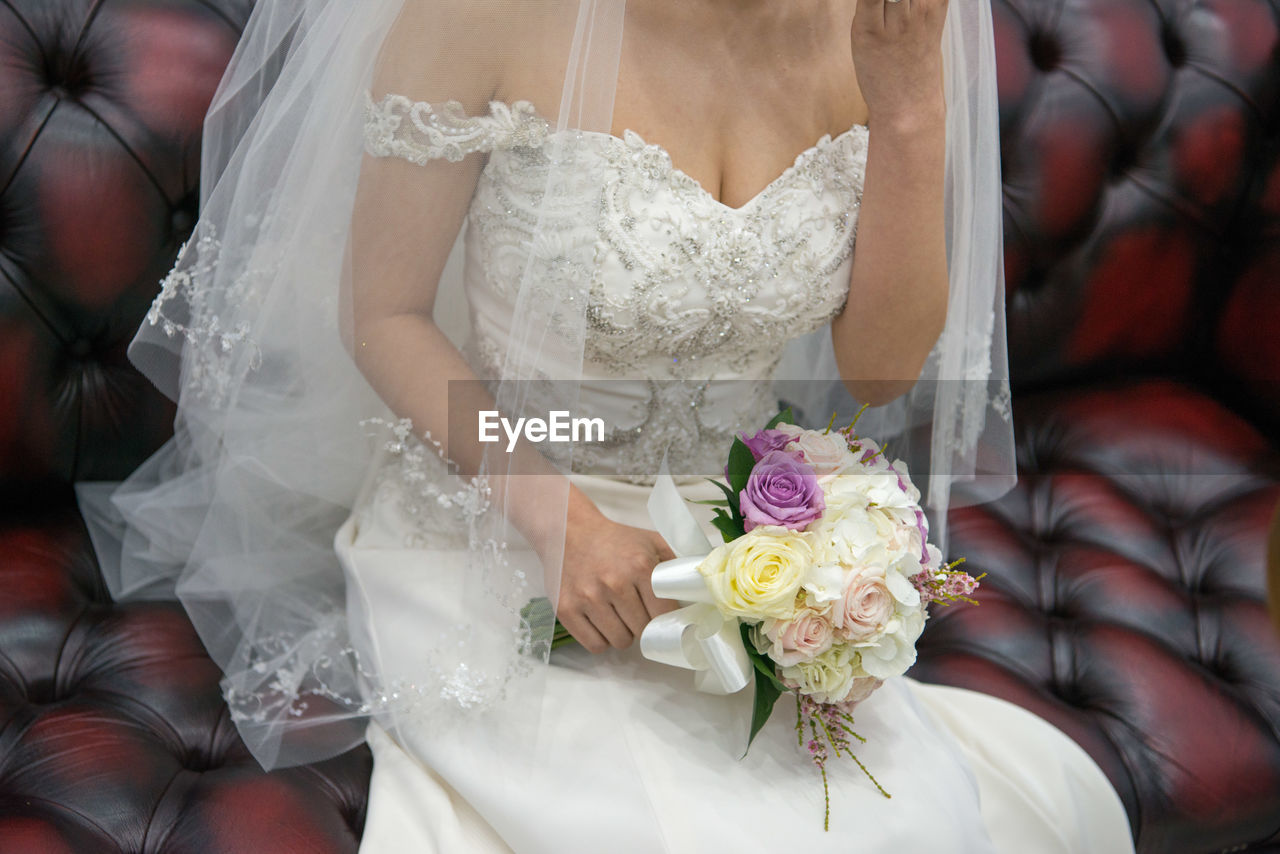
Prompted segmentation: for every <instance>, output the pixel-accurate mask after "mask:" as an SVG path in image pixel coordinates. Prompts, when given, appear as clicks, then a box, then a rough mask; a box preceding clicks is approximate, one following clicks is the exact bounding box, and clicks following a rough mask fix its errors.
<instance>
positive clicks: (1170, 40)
mask: <svg viewBox="0 0 1280 854" xmlns="http://www.w3.org/2000/svg"><path fill="white" fill-rule="evenodd" d="M1160 42H1161V44H1162V46H1163V47H1164V53H1165V56H1167V57H1168V58H1169V64H1170V65H1172V66H1173V67H1174V68H1181V67H1182V66H1183V65H1185V64H1186V62H1187V43H1186V42H1185V41H1183V39H1182V37H1181V36H1179V35H1178V34H1177V33H1176V32H1174V30H1173V28H1172V27H1168V26H1166V27H1164V28H1163V29H1161V31H1160Z"/></svg>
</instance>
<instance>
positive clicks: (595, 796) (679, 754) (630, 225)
mask: <svg viewBox="0 0 1280 854" xmlns="http://www.w3.org/2000/svg"><path fill="white" fill-rule="evenodd" d="M410 110H417V111H418V112H417V117H418V118H419V119H424V118H425V121H419V122H417V123H414V124H413V125H412V127H411V123H410V122H407V121H406V122H403V123H402V122H401V121H400V119H401V118H403V117H404V116H405V115H406V114H407V113H408V112H409V111H410ZM445 125H447V126H448V131H449V133H448V134H441V135H440V136H439V137H438V138H437V137H436V136H434V134H433V133H432V132H430V131H431V130H432V129H439V128H441V127H444V126H445ZM424 130H425V131H427V132H424ZM367 136H368V139H367V148H368V150H369V152H370V153H371V154H374V155H375V156H399V157H404V158H407V159H410V160H415V161H417V162H424V161H425V160H428V159H430V158H432V157H439V156H443V155H445V154H449V155H452V156H453V157H455V158H456V157H457V156H459V155H464V154H467V153H470V152H476V151H482V152H485V153H486V154H487V156H488V158H489V159H488V162H487V164H486V165H485V168H484V170H483V172H482V174H481V176H480V180H479V184H478V187H477V190H476V192H475V196H474V200H473V201H472V204H471V208H470V212H469V218H468V231H467V234H466V238H465V247H466V268H465V273H464V276H465V282H466V288H467V291H466V293H467V301H468V307H469V313H470V325H471V328H470V342H469V345H468V348H467V352H468V354H469V357H470V358H471V360H472V363H473V365H474V366H475V367H476V369H477V371H479V372H481V373H487V374H489V375H492V374H493V373H494V372H495V370H496V364H495V362H496V358H497V355H496V354H499V353H502V352H504V351H505V348H506V345H507V341H506V336H507V330H508V329H509V326H510V323H511V319H512V312H513V306H512V295H511V292H510V289H509V288H508V287H506V286H505V285H507V284H508V283H510V282H511V281H513V280H514V277H515V276H517V275H519V272H520V270H521V269H523V264H524V263H525V261H526V260H527V259H526V258H525V256H524V254H523V253H522V252H521V251H518V250H519V248H520V247H521V246H522V245H523V244H522V237H523V235H524V229H525V228H526V226H525V225H524V223H525V222H527V220H526V219H525V218H522V216H521V213H522V212H523V211H524V210H526V209H528V210H532V209H533V208H534V207H535V204H536V203H535V197H536V194H537V193H538V191H539V189H540V188H541V187H542V186H543V184H544V178H545V172H546V163H547V158H546V155H545V152H544V147H545V145H546V141H547V140H548V139H550V138H551V137H552V134H551V133H550V132H549V130H548V128H547V125H546V123H545V122H543V121H542V120H541V119H540V118H539V117H538V116H537V115H536V114H535V113H534V112H533V110H532V108H531V107H529V106H528V105H527V104H515V105H510V106H508V105H503V104H494V105H493V106H492V108H491V112H490V113H489V114H488V115H486V116H480V117H473V118H466V117H463V116H460V115H459V114H457V113H456V112H451V111H448V110H443V111H442V110H432V109H431V108H429V107H427V106H426V105H421V104H419V105H413V104H411V103H410V102H409V101H408V100H407V99H402V98H396V97H388V98H386V99H383V100H382V101H381V102H379V103H376V104H373V103H371V104H370V109H369V124H368V134H367ZM867 136H868V134H867V130H866V128H864V127H861V126H858V127H854V128H852V129H850V130H849V131H847V132H845V133H843V134H840V135H839V136H837V137H834V138H830V137H827V138H823V139H822V140H820V141H819V142H818V143H817V144H816V145H814V146H812V147H811V148H809V149H808V150H806V151H805V152H803V153H802V154H801V155H800V156H799V157H798V158H797V159H796V161H795V163H794V165H793V166H791V167H790V168H788V169H787V170H786V171H785V172H784V173H783V174H782V175H780V176H779V177H778V178H777V179H775V180H774V181H773V182H772V183H770V184H769V186H768V187H766V188H765V189H764V190H763V191H762V192H760V193H759V194H758V195H757V196H755V197H754V198H752V199H751V200H750V201H749V202H747V203H746V204H745V205H744V206H742V207H741V208H737V209H735V208H731V207H728V206H726V205H724V204H722V203H720V202H718V201H716V200H715V199H714V198H713V197H712V196H711V195H710V194H708V193H707V192H706V191H705V190H704V189H703V188H702V187H701V186H699V185H698V184H697V182H695V181H694V180H693V179H691V178H690V177H689V176H687V175H685V174H684V173H682V172H680V171H679V170H677V169H674V168H673V167H672V165H671V161H670V158H669V157H668V156H667V154H666V153H665V151H664V150H663V149H661V148H659V147H657V146H654V145H650V144H646V143H645V142H644V141H643V140H642V139H640V138H639V137H638V136H636V135H634V134H631V133H628V134H627V135H626V136H625V137H624V138H617V137H613V136H609V135H605V134H601V133H580V134H576V135H575V136H574V138H573V140H572V144H573V145H576V146H580V149H579V154H580V156H581V157H582V159H581V160H580V163H582V164H585V168H584V169H579V170H577V171H576V172H575V174H576V177H577V180H579V181H581V185H582V186H581V191H582V193H583V194H584V196H583V199H584V204H583V205H580V206H570V207H568V208H565V209H559V210H557V211H555V212H554V215H557V216H559V217H560V218H561V219H560V220H559V221H557V222H556V223H554V229H553V231H554V232H555V233H557V234H559V235H560V236H561V237H562V239H563V240H564V241H566V242H573V241H591V242H592V243H593V244H595V246H596V258H597V259H598V261H599V264H598V270H599V273H598V275H596V276H595V277H594V278H593V280H592V282H591V287H590V291H589V305H588V308H587V319H588V323H589V328H588V330H587V334H586V340H585V353H586V376H585V380H584V382H583V386H582V392H581V395H582V399H581V401H580V408H581V409H582V410H583V413H584V414H589V415H593V416H594V415H600V416H602V417H604V419H605V421H606V423H607V424H609V425H611V426H613V427H614V428H615V429H614V430H612V431H611V432H610V434H609V435H608V436H607V437H606V441H604V442H601V443H596V444H594V445H592V446H590V448H591V450H590V452H589V453H587V454H582V455H580V457H581V458H575V468H576V469H580V470H581V471H579V472H577V473H575V474H574V475H573V477H574V479H575V482H576V483H577V484H578V485H579V486H580V487H581V488H582V489H583V490H585V491H586V492H587V494H588V495H589V496H590V497H591V498H592V499H593V500H595V501H596V503H597V504H598V505H599V506H600V508H601V509H602V510H603V511H604V512H605V514H606V515H608V516H610V517H612V518H614V519H616V520H618V521H622V522H625V523H628V524H632V525H641V526H649V523H648V519H647V514H646V512H645V500H646V498H647V496H648V488H647V487H646V486H645V485H644V484H643V478H640V477H636V476H635V473H637V472H650V473H652V472H655V471H657V469H658V465H659V463H660V461H661V459H662V456H663V454H664V453H667V454H668V457H669V459H670V460H672V468H673V469H675V468H676V467H677V466H680V469H679V470H682V471H704V472H714V471H716V470H717V469H719V467H720V466H722V465H723V458H724V455H725V453H726V449H727V447H728V438H729V436H730V435H731V431H733V430H736V429H744V428H752V427H755V426H758V425H760V424H762V423H763V422H764V421H765V420H767V418H768V417H769V416H770V415H771V414H773V408H774V407H776V401H775V400H773V399H771V398H770V396H769V393H768V390H769V383H768V382H767V381H766V380H767V379H768V378H769V377H770V376H771V374H772V372H773V371H774V370H775V368H776V366H777V363H778V358H779V356H780V354H781V352H782V348H783V345H784V344H785V343H786V342H787V341H788V340H789V339H791V338H793V337H795V336H798V335H802V334H804V333H807V332H810V331H812V330H814V329H817V328H820V327H821V326H822V325H823V324H824V323H825V322H826V321H828V320H829V319H830V318H831V317H832V316H833V315H834V314H835V313H836V312H837V311H839V310H840V309H841V307H842V305H843V304H844V301H845V294H846V292H847V288H848V280H849V270H850V264H851V263H852V261H851V258H852V253H853V239H854V228H855V224H856V218H857V210H858V202H859V198H860V195H861V187H862V180H863V172H864V165H865V158H866V146H867ZM446 146H452V147H451V148H446ZM584 211H586V212H587V213H585V214H584V213H583V212H584ZM531 251H533V253H534V255H535V256H536V255H537V250H536V249H535V250H531ZM535 263H537V258H536V257H535ZM555 277H556V268H555V266H554V264H552V263H550V262H548V263H547V269H546V271H545V273H544V274H543V275H542V281H543V282H544V283H545V284H546V286H547V287H549V288H554V287H555V286H556V278H555ZM705 377H715V378H717V379H730V378H737V379H743V380H757V382H752V383H743V384H741V385H734V384H728V385H721V384H709V385H708V384H701V383H688V384H682V385H674V384H673V385H665V384H659V383H658V382H656V381H658V380H664V379H686V378H705ZM575 414H578V413H575ZM676 443H678V444H676ZM672 455H674V456H672ZM427 456H429V455H427ZM414 459H415V460H416V462H415V463H414V465H424V464H426V463H424V462H423V457H422V456H421V455H419V456H417V457H415V458H414ZM699 465H702V466H704V467H703V468H699ZM409 468H411V466H408V465H407V464H406V460H405V459H404V458H402V457H398V456H397V455H396V454H384V455H383V457H382V458H381V459H380V461H379V463H378V465H377V466H376V467H375V471H373V472H371V474H370V479H369V482H368V485H367V487H366V498H365V500H363V501H362V502H361V504H360V505H359V509H358V510H357V511H356V512H355V513H354V514H353V515H352V516H351V518H350V519H349V520H348V521H347V523H346V524H345V525H344V526H343V527H342V529H341V530H340V531H339V533H338V536H337V540H336V548H337V551H338V555H339V557H340V559H341V561H342V564H343V567H344V570H345V571H346V573H347V581H348V596H349V612H350V615H351V621H352V625H353V635H354V637H355V638H356V639H357V641H356V642H357V644H358V645H362V646H363V647H364V649H365V651H366V652H367V654H368V655H369V656H370V657H371V658H376V659H377V660H378V662H379V665H380V667H381V668H382V669H383V670H384V671H386V675H387V676H389V677H391V678H393V679H394V677H395V675H396V672H397V670H399V669H403V670H404V671H405V672H411V671H412V669H413V668H414V666H415V663H416V662H415V659H414V649H415V646H414V639H415V636H416V634H417V632H419V631H420V626H421V624H422V619H423V615H424V614H433V616H434V617H436V618H438V619H444V620H456V621H460V622H461V621H465V619H466V616H465V615H460V614H440V613H438V611H439V609H440V608H441V607H443V606H442V604H441V602H442V599H443V598H444V597H442V596H441V595H440V591H441V590H443V589H447V588H448V585H450V584H452V583H458V582H457V577H460V576H462V575H464V574H465V572H466V567H465V566H464V565H458V566H449V565H448V564H449V561H448V560H447V559H444V560H442V559H441V558H440V554H441V552H440V551H439V545H438V544H439V543H440V542H446V541H447V538H448V536H450V529H451V525H452V524H454V523H452V522H451V521H450V519H449V518H448V515H447V511H446V510H445V509H441V508H439V507H432V506H431V505H430V502H425V503H424V502H415V501H413V500H411V495H410V494H409V493H410V492H411V485H410V483H409V479H411V477H412V475H413V472H411V471H407V469H409ZM611 472H612V473H614V474H612V475H611V474H610V473H611ZM619 473H621V474H619ZM698 483H699V481H697V480H695V479H688V480H687V481H686V482H685V485H684V486H683V487H682V489H683V490H684V491H685V492H686V493H687V495H688V496H689V497H706V495H707V493H706V490H707V489H709V488H710V487H709V485H707V484H705V482H702V483H701V485H698ZM650 527H651V526H650ZM424 537H430V538H433V539H432V540H431V542H433V543H434V544H436V545H434V546H433V548H435V551H433V552H432V556H431V560H430V562H428V561H427V560H426V559H425V558H424V553H423V552H422V551H421V549H420V544H421V543H423V542H424V541H425V540H424ZM465 553H466V552H465V549H464V548H463V547H462V545H459V547H458V551H457V555H459V556H463V555H465ZM528 557H529V556H528V555H527V554H525V555H524V556H523V557H522V556H520V555H514V556H513V558H512V559H513V560H521V559H528ZM459 560H460V562H461V560H462V558H461V557H460V558H459ZM530 569H531V571H534V567H533V563H532V561H531V567H530ZM926 631H927V628H926ZM536 685H537V687H536V690H534V689H530V690H531V693H530V695H529V698H528V702H527V703H521V702H508V703H505V704H504V705H503V706H502V707H501V709H499V710H497V711H491V712H476V713H475V714H474V715H472V716H470V719H469V722H468V724H467V725H465V726H453V727H449V726H440V725H437V724H435V723H427V722H425V721H422V722H415V721H414V720H413V719H412V717H404V718H401V719H398V720H396V721H394V722H391V721H386V720H384V721H381V722H380V723H378V724H373V725H371V726H370V728H369V731H368V738H369V743H370V745H371V747H372V749H373V754H374V771H373V781H372V789H371V792H370V802H369V812H368V820H367V823H366V826H365V832H364V839H363V844H362V847H361V851H362V852H364V854H388V853H389V852H414V854H420V852H445V854H453V852H499V851H510V850H514V851H516V852H519V854H525V852H529V854H533V852H546V854H577V852H721V851H778V850H788V851H800V852H816V851H842V852H847V851H867V852H880V851H884V852H890V851H892V852H917V851H929V852H951V851H954V852H990V851H995V852H1002V854H1015V852H1016V854H1029V853H1030V854H1053V853H1054V852H1081V854H1083V852H1088V854H1111V852H1128V851H1132V850H1133V849H1132V842H1131V839H1130V833H1129V826H1128V822H1127V819H1126V816H1125V813H1124V810H1123V808H1122V806H1121V803H1120V800H1119V798H1118V797H1117V795H1116V794H1115V792H1114V791H1113V790H1112V788H1111V786H1110V785H1109V784H1108V782H1107V780H1106V778H1105V777H1104V776H1103V774H1102V772H1101V771H1100V770H1099V769H1098V767H1097V766H1096V765H1095V764H1094V763H1093V761H1092V760H1091V759H1090V758H1089V757H1088V756H1087V755H1086V754H1085V752H1084V751H1083V750H1081V748H1080V747H1078V746H1077V745H1076V744H1075V743H1074V742H1072V741H1071V740H1070V739H1068V738H1067V737H1066V736H1065V735H1063V734H1062V733H1061V732H1060V731H1058V730H1057V729H1055V728H1054V727H1052V726H1050V725H1049V724H1048V723H1046V722H1044V721H1043V720H1041V719H1039V718H1037V717H1036V716H1034V715H1032V714H1031V713H1029V712H1027V711H1024V710H1022V709H1021V708H1018V707H1016V706H1013V705H1011V704H1009V703H1006V702H1003V701H1000V700H997V699H993V698H990V697H986V696H984V695H981V694H977V693H973V692H969V691H963V690H958V689H953V688H944V687H936V686H930V685H924V684H920V683H917V682H915V681H913V680H911V679H909V678H898V679H893V680H890V681H888V682H887V683H886V684H885V685H884V686H883V687H882V688H881V689H880V690H879V691H877V692H876V693H875V694H874V695H873V696H872V697H871V698H870V699H868V700H867V701H865V702H864V703H862V704H861V705H860V706H859V707H858V709H857V713H856V729H857V730H858V731H859V732H860V734H861V735H863V736H864V737H866V739H867V742H866V744H865V745H863V746H862V747H861V748H860V750H859V757H860V758H861V759H862V761H863V762H864V763H865V764H866V765H867V767H868V768H870V769H871V771H872V772H873V773H874V774H875V775H876V776H877V778H878V779H879V781H880V782H881V783H882V784H883V786H884V788H885V789H886V790H887V791H888V792H890V793H891V794H892V798H891V799H886V798H885V797H884V796H883V795H881V794H880V793H879V792H878V791H877V790H876V788H875V787H874V786H873V785H872V784H871V783H870V782H869V781H868V780H867V779H866V777H865V776H864V775H863V774H862V772H861V771H859V769H858V768H857V767H856V766H855V765H854V764H853V763H852V762H849V761H847V760H843V759H842V760H833V761H831V762H830V763H829V766H828V770H829V775H830V786H831V789H830V805H831V817H830V830H829V831H824V830H823V797H822V782H821V778H820V777H819V774H818V771H817V769H815V768H814V767H813V765H812V764H811V763H810V762H809V759H808V757H807V756H806V755H805V754H804V753H803V752H802V750H801V749H800V748H799V747H798V746H797V743H796V732H795V716H794V712H793V711H792V709H791V707H790V704H789V703H788V702H787V700H786V699H785V698H784V700H783V701H782V702H780V703H779V705H778V707H777V709H776V710H775V712H774V715H773V717H772V719H771V720H770V721H769V723H768V725H767V726H766V727H765V729H764V731H763V732H762V733H761V734H760V736H759V737H758V738H757V740H756V742H755V743H754V744H753V745H752V747H751V750H750V751H749V753H748V754H747V755H746V756H745V757H742V755H741V754H742V750H743V747H744V745H745V743H746V731H747V727H748V722H749V718H750V704H751V692H750V690H746V691H742V692H740V693H739V694H736V695H732V696H727V697H724V696H713V695H710V694H705V693H699V692H697V691H695V690H694V688H693V682H692V675H691V674H690V673H689V672H688V671H685V670H679V669H675V668H671V667H666V666H663V665H658V664H654V663H651V662H648V661H646V660H644V659H643V658H642V657H641V656H640V654H639V651H638V649H637V648H636V647H635V646H633V648H632V649H629V650H626V651H612V652H609V653H606V654H604V655H599V656H592V655H590V654H588V653H586V652H585V651H583V650H582V649H580V648H578V647H569V648H565V649H561V650H557V651H556V652H555V654H554V655H553V657H552V666H551V667H549V668H548V673H547V676H546V680H545V683H543V682H538V683H536ZM512 690H513V691H517V692H518V691H520V690H521V688H520V684H519V683H518V682H517V683H513V688H512ZM516 700H519V697H518V696H517V697H516ZM503 709H505V710H506V711H505V712H504V711H502V710H503Z"/></svg>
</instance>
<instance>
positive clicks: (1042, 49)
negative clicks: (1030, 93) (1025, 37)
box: [1028, 33, 1062, 71]
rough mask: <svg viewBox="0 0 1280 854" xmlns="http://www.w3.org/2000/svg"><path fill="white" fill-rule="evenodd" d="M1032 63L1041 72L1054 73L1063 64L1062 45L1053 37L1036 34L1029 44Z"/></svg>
mask: <svg viewBox="0 0 1280 854" xmlns="http://www.w3.org/2000/svg"><path fill="white" fill-rule="evenodd" d="M1028 47H1029V48H1030V49H1031V63H1032V64H1033V65H1034V66H1035V67H1036V68H1038V69H1040V70H1041V71H1053V70H1054V69H1055V68H1057V67H1058V66H1059V64H1061V62H1062V45H1061V44H1059V43H1058V40H1057V39H1055V38H1054V37H1053V36H1050V35H1048V34H1046V33H1036V34H1034V35H1032V36H1031V41H1030V42H1029V44H1028Z"/></svg>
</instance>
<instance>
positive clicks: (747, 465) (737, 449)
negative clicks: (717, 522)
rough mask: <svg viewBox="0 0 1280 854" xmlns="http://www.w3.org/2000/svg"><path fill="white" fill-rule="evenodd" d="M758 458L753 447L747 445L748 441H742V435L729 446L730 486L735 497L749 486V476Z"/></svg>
mask: <svg viewBox="0 0 1280 854" xmlns="http://www.w3.org/2000/svg"><path fill="white" fill-rule="evenodd" d="M755 464H756V458H755V455H754V454H752V453H751V449H750V448H748V447H747V443H746V442H744V441H742V439H741V438H740V437H735V438H734V440H733V445H732V446H731V447H730V448H729V466H728V469H729V488H730V489H732V490H733V495H734V498H737V497H738V494H739V493H740V492H742V490H744V489H746V488H747V478H748V477H749V476H750V475H751V469H753V468H754V467H755Z"/></svg>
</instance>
